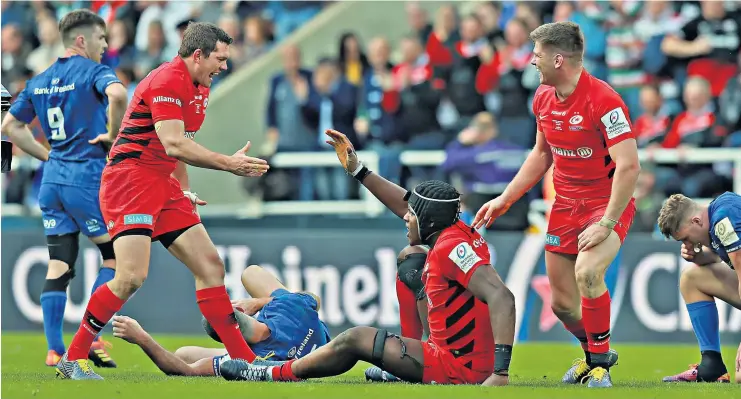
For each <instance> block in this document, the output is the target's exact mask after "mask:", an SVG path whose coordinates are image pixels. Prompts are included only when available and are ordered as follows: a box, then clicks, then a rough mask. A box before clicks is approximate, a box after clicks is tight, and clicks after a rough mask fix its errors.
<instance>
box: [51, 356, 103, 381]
mask: <svg viewBox="0 0 741 399" xmlns="http://www.w3.org/2000/svg"><path fill="white" fill-rule="evenodd" d="M57 377H58V378H64V379H70V380H102V379H103V377H101V376H99V375H98V374H96V373H95V371H93V369H92V368H91V367H90V363H89V362H88V359H79V360H67V354H66V353H65V354H64V356H62V358H61V359H60V360H59V364H57Z"/></svg>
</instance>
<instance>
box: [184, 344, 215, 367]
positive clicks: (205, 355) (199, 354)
mask: <svg viewBox="0 0 741 399" xmlns="http://www.w3.org/2000/svg"><path fill="white" fill-rule="evenodd" d="M223 355H226V349H223V348H222V349H219V348H204V347H201V346H183V347H181V348H178V349H177V350H176V351H175V356H177V357H178V358H180V359H181V360H182V361H184V362H185V363H188V364H191V363H195V362H197V361H199V360H201V359H211V358H214V357H217V356H223Z"/></svg>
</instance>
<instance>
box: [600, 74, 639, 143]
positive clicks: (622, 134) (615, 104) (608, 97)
mask: <svg viewBox="0 0 741 399" xmlns="http://www.w3.org/2000/svg"><path fill="white" fill-rule="evenodd" d="M602 90H603V93H602V95H599V96H598V97H597V98H599V101H595V108H594V110H595V112H596V114H595V115H594V117H595V119H594V120H596V121H597V126H598V128H599V130H600V131H602V136H603V137H604V139H605V143H606V144H607V148H610V147H612V146H614V145H615V144H618V143H620V142H622V141H625V140H627V139H635V132H634V131H633V125H632V123H631V122H630V114H629V113H628V107H627V106H625V102H624V101H623V99H622V98H620V95H619V94H617V93H616V92H614V91H613V90H611V89H609V88H606V87H605V88H602Z"/></svg>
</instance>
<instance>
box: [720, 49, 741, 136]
mask: <svg viewBox="0 0 741 399" xmlns="http://www.w3.org/2000/svg"><path fill="white" fill-rule="evenodd" d="M738 65H739V68H740V69H739V73H737V75H736V77H735V78H734V79H731V80H729V81H728V84H727V85H726V88H725V89H724V90H723V93H722V94H721V96H720V99H719V100H718V104H719V108H720V112H719V115H720V117H721V118H722V121H723V124H724V125H725V126H726V128H728V129H729V131H731V132H733V133H731V135H729V137H728V140H727V145H728V146H730V147H741V53H740V54H739V56H738Z"/></svg>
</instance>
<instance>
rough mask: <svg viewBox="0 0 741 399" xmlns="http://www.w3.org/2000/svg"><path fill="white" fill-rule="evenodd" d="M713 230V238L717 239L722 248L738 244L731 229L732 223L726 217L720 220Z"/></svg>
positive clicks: (734, 232)
mask: <svg viewBox="0 0 741 399" xmlns="http://www.w3.org/2000/svg"><path fill="white" fill-rule="evenodd" d="M713 229H714V230H715V236H716V237H718V240H720V243H721V244H722V245H723V246H724V247H727V246H730V245H733V244H736V243H738V234H736V231H735V230H734V229H733V223H731V219H729V218H728V217H724V218H723V219H721V220H720V221H719V222H718V223H716V224H715V227H713Z"/></svg>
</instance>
